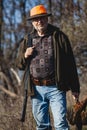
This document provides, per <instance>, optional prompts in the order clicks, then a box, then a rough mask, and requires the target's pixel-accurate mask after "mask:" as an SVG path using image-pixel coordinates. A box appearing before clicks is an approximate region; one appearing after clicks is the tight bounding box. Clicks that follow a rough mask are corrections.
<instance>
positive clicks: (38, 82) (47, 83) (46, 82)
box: [31, 77, 55, 86]
mask: <svg viewBox="0 0 87 130" xmlns="http://www.w3.org/2000/svg"><path fill="white" fill-rule="evenodd" d="M31 79H32V81H33V83H34V84H35V85H39V86H51V85H55V78H54V77H53V78H51V79H36V78H33V77H31Z"/></svg>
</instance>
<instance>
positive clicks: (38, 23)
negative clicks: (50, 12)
mask: <svg viewBox="0 0 87 130" xmlns="http://www.w3.org/2000/svg"><path fill="white" fill-rule="evenodd" d="M32 24H33V26H34V28H35V29H36V30H37V32H44V31H45V30H46V28H47V25H48V17H47V16H45V17H38V18H34V19H33V20H32Z"/></svg>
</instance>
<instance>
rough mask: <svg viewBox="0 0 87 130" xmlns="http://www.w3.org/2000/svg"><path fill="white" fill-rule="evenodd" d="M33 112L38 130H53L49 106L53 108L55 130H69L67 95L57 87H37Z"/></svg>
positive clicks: (33, 98)
mask: <svg viewBox="0 0 87 130" xmlns="http://www.w3.org/2000/svg"><path fill="white" fill-rule="evenodd" d="M34 89H35V96H33V97H32V98H31V99H32V100H31V101H32V112H33V116H34V119H35V121H36V124H37V126H36V130H52V129H51V124H50V115H49V106H50V108H51V111H52V114H53V119H54V127H55V130H69V128H68V123H67V120H66V93H65V92H63V91H60V90H58V88H57V86H56V85H54V86H35V87H34Z"/></svg>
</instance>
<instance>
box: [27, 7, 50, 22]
mask: <svg viewBox="0 0 87 130" xmlns="http://www.w3.org/2000/svg"><path fill="white" fill-rule="evenodd" d="M50 15H51V13H50V14H48V13H47V11H46V8H45V7H44V6H43V5H37V6H35V7H33V8H32V9H31V10H30V17H29V18H28V20H31V19H34V18H37V17H42V16H50Z"/></svg>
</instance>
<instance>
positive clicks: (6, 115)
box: [0, 84, 87, 130]
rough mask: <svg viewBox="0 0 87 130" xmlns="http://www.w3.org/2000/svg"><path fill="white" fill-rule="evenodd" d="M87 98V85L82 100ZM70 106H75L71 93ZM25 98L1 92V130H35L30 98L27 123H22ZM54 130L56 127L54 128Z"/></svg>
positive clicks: (84, 87) (81, 96) (69, 95)
mask: <svg viewBox="0 0 87 130" xmlns="http://www.w3.org/2000/svg"><path fill="white" fill-rule="evenodd" d="M86 96H87V87H86V84H83V86H82V87H81V94H80V100H82V99H83V98H84V97H86ZM67 101H68V105H71V106H72V105H73V104H74V102H73V100H72V95H71V93H68V94H67ZM22 103H23V96H19V97H18V98H17V99H12V98H11V97H9V96H8V95H6V94H5V93H4V92H2V91H0V130H35V121H34V119H33V116H32V109H31V102H30V98H28V104H27V114H26V119H25V122H24V123H22V122H21V121H20V117H21V111H22ZM51 123H52V127H53V119H52V115H51ZM70 129H71V130H75V126H71V125H70ZM53 130H54V127H53ZM83 130H87V126H83Z"/></svg>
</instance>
